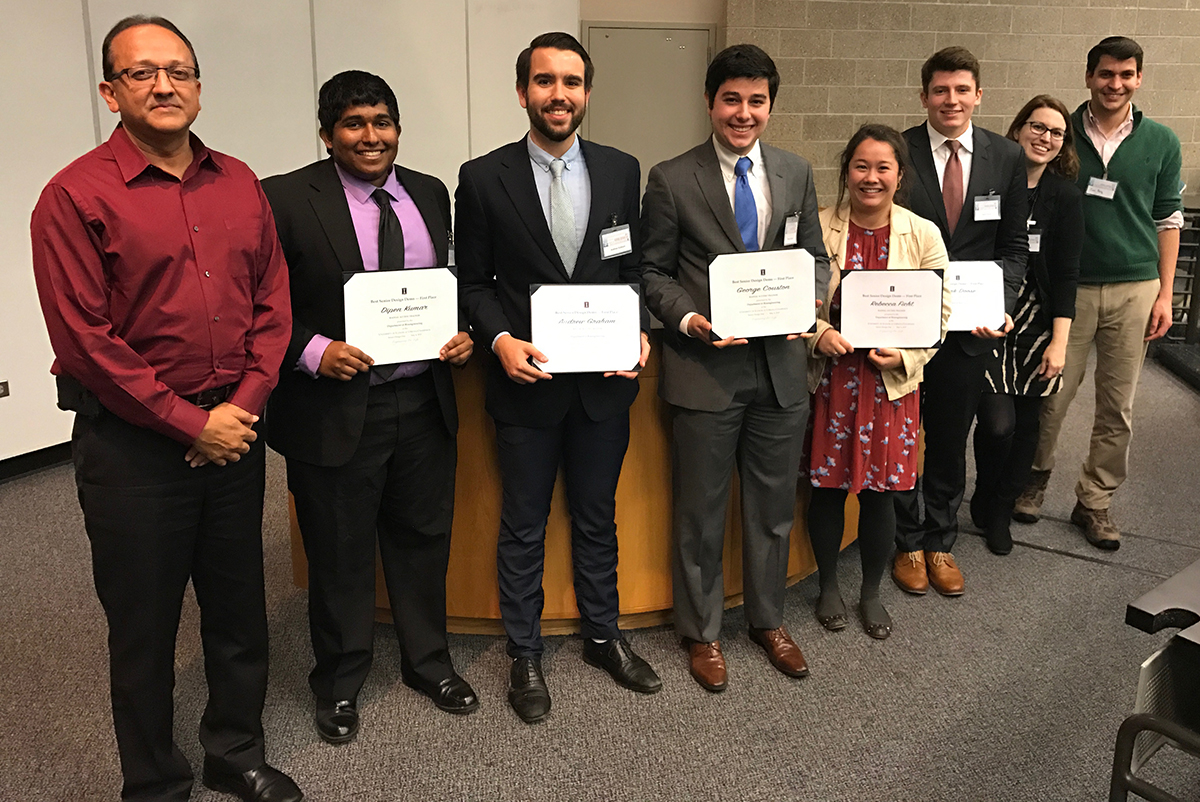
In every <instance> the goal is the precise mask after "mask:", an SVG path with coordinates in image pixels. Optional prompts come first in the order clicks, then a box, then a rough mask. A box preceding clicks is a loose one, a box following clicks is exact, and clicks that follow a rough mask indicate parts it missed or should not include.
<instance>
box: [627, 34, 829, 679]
mask: <svg viewBox="0 0 1200 802" xmlns="http://www.w3.org/2000/svg"><path fill="white" fill-rule="evenodd" d="M778 89H779V72H778V71H777V70H776V69H775V63H774V62H773V61H772V60H771V57H770V56H768V55H767V54H766V53H765V52H763V51H762V50H761V49H759V48H758V47H755V46H754V45H734V46H732V47H729V48H726V49H725V50H723V51H721V52H720V53H718V54H717V56H716V58H715V59H713V62H712V64H711V65H709V68H708V74H707V76H706V78H705V92H704V94H705V99H706V101H707V102H708V115H709V118H710V119H711V121H712V128H713V136H712V139H711V140H709V141H706V142H704V143H703V144H701V145H698V146H697V147H695V148H692V149H691V150H689V151H688V152H686V153H684V154H683V155H681V156H677V157H676V158H674V159H671V160H670V161H666V162H663V163H662V164H659V165H657V166H656V167H654V168H653V169H652V170H651V171H650V176H649V183H648V185H647V187H646V196H645V198H644V200H643V203H642V231H643V236H644V239H643V245H642V263H643V267H644V270H645V272H644V274H643V278H642V286H643V288H644V290H645V294H646V306H647V307H648V308H649V309H650V311H651V312H653V313H654V314H655V315H656V316H657V317H658V318H659V319H660V320H662V321H663V325H664V326H665V331H664V337H663V340H664V346H665V347H664V351H663V379H662V384H661V386H660V393H661V395H662V397H663V398H664V399H665V400H666V401H667V402H669V403H670V404H671V405H672V407H673V413H674V435H673V441H674V442H673V447H672V448H673V455H672V457H673V461H674V498H675V510H674V525H673V529H674V538H675V549H674V558H673V569H672V577H673V581H674V595H675V599H674V603H675V626H676V629H677V630H678V631H679V633H680V634H681V635H682V636H683V638H684V644H685V646H686V647H687V648H688V652H689V658H690V664H691V673H692V676H693V677H694V678H695V680H696V681H697V682H698V683H700V685H701V686H702V687H704V688H705V689H707V690H709V691H714V692H715V691H722V690H724V689H725V686H726V669H725V659H724V657H723V656H722V654H721V645H720V642H719V641H718V635H719V633H720V629H721V612H722V609H723V606H724V604H723V603H724V582H723V580H722V575H721V552H722V544H723V542H724V537H725V515H726V508H727V506H728V502H729V486H730V478H731V474H732V472H733V466H734V464H735V462H736V464H737V466H738V473H739V476H740V479H741V495H742V539H743V540H742V575H743V580H744V584H745V600H746V601H745V603H746V620H747V623H748V624H749V626H750V638H751V640H753V641H755V642H756V643H758V644H759V645H760V646H762V647H763V648H764V649H765V650H766V652H767V655H768V657H769V659H770V661H771V664H772V665H774V666H775V667H776V668H777V669H779V670H780V671H782V672H783V673H784V674H787V675H788V676H793V677H802V676H805V675H806V674H807V673H808V666H807V665H806V664H805V661H804V656H803V655H802V654H801V653H800V649H799V648H798V647H797V646H796V644H795V643H794V642H793V641H792V639H791V637H790V636H789V635H788V634H787V631H786V630H785V629H784V628H783V590H784V581H785V579H786V577H787V562H788V553H789V549H788V538H789V535H790V532H791V529H792V521H793V517H794V510H795V502H796V471H797V468H798V466H799V463H800V451H801V445H802V439H803V435H804V427H805V423H806V422H807V420H808V382H807V378H806V367H807V354H806V349H805V347H804V344H803V343H802V342H801V341H800V340H799V337H800V335H799V334H790V335H779V336H774V337H763V338H755V339H753V340H749V341H748V340H745V339H734V338H732V337H725V338H721V337H720V335H719V333H714V332H713V330H712V325H711V324H710V323H709V320H708V316H709V311H710V310H709V295H708V262H709V257H710V255H712V254H721V253H740V252H745V251H757V250H773V249H779V248H784V247H799V248H804V249H806V250H808V252H809V253H811V254H812V255H813V256H814V257H816V261H817V285H818V286H817V288H816V297H818V298H822V297H824V295H825V288H826V287H827V286H828V282H829V259H828V257H827V256H826V254H825V248H824V246H823V245H822V242H821V227H820V224H819V223H818V221H817V195H816V192H815V190H814V188H813V177H812V168H811V167H810V166H809V164H808V162H806V161H805V160H804V159H802V158H800V157H799V156H796V155H794V154H791V153H787V152H785V151H782V150H779V149H777V148H773V147H770V146H769V145H763V144H761V143H760V142H759V141H758V139H759V136H760V135H761V134H762V132H763V129H765V128H766V125H767V121H768V119H769V118H770V116H771V105H772V104H773V103H774V101H775V95H776V93H777V91H778ZM789 218H791V219H790V220H789Z"/></svg>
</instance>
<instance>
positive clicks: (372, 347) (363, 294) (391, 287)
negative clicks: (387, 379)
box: [342, 267, 458, 365]
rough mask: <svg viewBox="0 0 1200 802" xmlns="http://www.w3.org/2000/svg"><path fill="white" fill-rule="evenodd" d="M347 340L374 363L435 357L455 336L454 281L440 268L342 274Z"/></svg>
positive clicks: (456, 320) (456, 298)
mask: <svg viewBox="0 0 1200 802" xmlns="http://www.w3.org/2000/svg"><path fill="white" fill-rule="evenodd" d="M344 277H345V282H346V283H345V285H344V286H343V288H342V295H343V303H344V304H345V313H346V342H347V343H349V344H351V345H353V346H355V347H356V348H359V349H361V350H362V351H363V352H365V353H367V354H369V355H370V356H371V358H372V359H374V360H375V364H377V365H385V364H389V363H392V362H418V361H421V360H425V359H437V358H438V357H439V355H440V353H441V350H442V346H444V345H446V344H447V343H448V342H450V340H452V339H453V338H454V337H455V336H456V335H457V334H458V279H456V278H455V277H454V274H453V273H451V272H450V270H449V269H447V268H445V267H423V268H410V269H407V270H379V271H370V272H361V273H346V274H344Z"/></svg>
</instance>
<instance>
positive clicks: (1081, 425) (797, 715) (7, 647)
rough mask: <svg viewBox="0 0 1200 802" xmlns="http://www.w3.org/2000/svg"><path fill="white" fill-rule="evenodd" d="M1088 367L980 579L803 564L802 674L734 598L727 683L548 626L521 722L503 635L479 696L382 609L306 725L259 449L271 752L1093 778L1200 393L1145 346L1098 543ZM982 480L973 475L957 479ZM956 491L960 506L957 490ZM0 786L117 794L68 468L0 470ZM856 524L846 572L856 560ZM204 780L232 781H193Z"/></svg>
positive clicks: (670, 650)
mask: <svg viewBox="0 0 1200 802" xmlns="http://www.w3.org/2000/svg"><path fill="white" fill-rule="evenodd" d="M1088 397H1090V390H1089V389H1087V388H1085V390H1084V391H1081V395H1080V400H1079V401H1078V402H1077V403H1076V405H1075V409H1073V410H1072V414H1071V417H1070V420H1069V423H1068V427H1067V430H1066V433H1065V434H1064V437H1063V443H1062V447H1061V449H1060V462H1059V464H1060V466H1061V467H1060V470H1059V471H1058V472H1057V473H1056V474H1055V475H1054V477H1053V479H1052V482H1051V486H1050V490H1049V496H1048V499H1047V504H1046V508H1045V512H1046V518H1045V519H1043V521H1042V522H1040V523H1039V524H1036V525H1034V526H1019V527H1017V528H1016V529H1015V532H1014V533H1015V536H1016V538H1017V540H1018V546H1017V548H1016V549H1015V550H1014V551H1013V553H1012V554H1011V555H1010V556H1008V557H1006V558H998V557H994V556H992V555H991V554H990V553H988V552H987V550H986V549H985V548H984V545H983V542H982V540H981V538H980V537H979V536H978V535H976V534H973V533H972V531H971V529H970V527H969V525H968V526H966V527H964V534H963V535H962V537H961V538H960V540H959V544H958V546H956V548H955V554H956V555H957V557H958V560H959V563H960V565H961V566H962V567H963V569H964V572H965V574H966V578H967V586H968V591H967V593H966V595H964V596H963V597H961V598H958V599H947V598H942V597H939V596H937V595H936V594H930V595H929V596H926V597H921V598H917V597H909V596H905V595H904V594H902V593H901V592H900V591H899V590H897V589H896V588H895V586H894V585H892V584H891V583H890V581H888V580H885V582H886V583H887V584H885V587H884V603H885V604H887V605H888V607H889V609H890V610H891V612H892V615H893V617H894V619H895V621H896V630H895V634H894V635H893V636H892V637H891V638H890V639H889V640H887V641H886V642H875V641H872V640H870V639H869V638H868V637H867V636H866V635H865V634H863V633H862V632H861V630H860V629H859V628H858V627H857V626H854V625H852V626H851V627H850V628H849V629H847V630H844V631H843V632H841V633H828V632H825V631H824V630H823V629H822V628H821V627H820V626H819V625H818V624H817V622H816V620H815V619H814V618H813V614H812V608H813V605H814V603H815V598H816V582H815V578H810V579H808V580H805V581H804V582H801V583H800V584H798V585H797V586H795V587H793V588H792V589H790V590H789V591H788V596H787V599H788V608H787V613H786V623H787V625H788V627H789V629H790V630H791V632H792V633H793V635H794V636H795V637H796V639H797V641H798V642H799V643H800V644H801V646H802V647H803V648H804V651H805V654H806V656H807V658H808V661H809V664H810V665H811V667H812V669H813V673H812V676H811V677H809V678H807V679H803V680H799V681H796V680H789V679H787V678H785V677H783V676H782V675H780V674H777V673H776V672H774V671H773V670H772V669H771V668H770V667H769V665H768V664H767V662H766V658H765V656H764V655H763V653H762V652H761V650H759V649H758V647H756V646H754V645H753V644H751V643H750V642H749V640H748V639H747V637H746V635H745V621H744V618H743V615H742V612H741V610H740V609H735V610H731V611H729V612H728V613H727V615H726V618H725V627H724V630H723V632H722V635H723V638H722V640H723V642H724V645H725V651H726V655H727V658H728V660H729V667H730V687H729V690H728V691H727V692H726V693H724V694H720V695H711V694H708V693H706V692H704V691H703V690H701V689H700V688H699V687H698V686H697V685H696V684H695V683H694V682H693V681H692V680H691V679H690V677H689V676H688V674H687V669H686V664H685V660H684V655H683V652H682V651H681V650H680V648H679V646H678V642H677V639H676V637H675V635H674V634H673V632H672V631H671V630H670V629H669V628H666V627H660V628H655V629H650V630H642V631H638V632H634V633H632V634H631V639H632V642H633V644H634V646H635V648H637V650H638V651H639V652H640V653H641V654H642V655H643V656H645V657H646V658H647V659H648V660H650V662H651V663H652V664H653V665H654V666H655V667H656V668H657V669H658V670H659V673H660V674H661V675H662V677H663V681H664V686H665V687H664V689H663V691H662V693H660V694H658V695H656V696H652V697H638V696H635V695H633V694H630V693H628V692H626V691H623V690H621V689H620V688H618V687H616V686H615V685H614V684H613V683H612V682H611V681H610V680H608V678H607V677H606V676H605V675H604V674H602V673H601V672H599V671H597V670H596V669H593V668H590V667H588V666H586V665H585V664H584V663H583V662H582V660H581V659H580V644H579V641H578V639H576V638H551V639H550V647H549V652H548V654H547V657H546V667H547V672H548V681H549V683H550V688H551V693H552V694H553V699H554V709H553V713H552V715H551V717H550V719H549V720H548V721H547V722H545V723H544V724H542V725H538V726H534V727H529V726H526V725H524V724H522V723H521V722H520V721H519V720H518V719H517V718H516V717H515V716H514V715H513V713H512V712H511V711H510V710H509V708H508V705H507V703H506V700H505V689H506V681H507V663H508V661H507V659H506V657H505V655H504V644H503V642H502V640H501V639H499V638H491V637H477V636H452V637H451V649H452V651H453V655H454V658H455V662H456V665H457V667H458V669H459V671H460V672H461V673H462V674H463V675H464V676H466V677H467V679H468V680H470V682H471V683H472V684H473V685H474V686H475V688H476V689H477V690H478V691H479V693H480V695H481V698H482V708H481V709H480V711H479V712H478V713H476V714H474V715H472V716H468V717H465V718H457V717H452V716H449V715H447V714H444V713H441V712H440V711H438V710H436V709H435V708H433V707H432V705H431V704H430V703H429V702H428V701H427V700H425V699H424V697H421V696H418V695H417V694H415V693H414V692H412V691H410V690H409V689H407V688H406V687H405V686H403V685H402V684H401V682H400V677H399V668H398V660H397V648H396V645H395V640H394V638H393V637H392V634H391V632H390V630H389V629H388V628H386V627H379V628H378V630H377V641H376V662H375V668H374V671H373V673H372V675H371V677H370V679H369V680H368V683H367V686H366V688H365V689H364V692H363V695H362V696H361V698H360V709H361V711H362V716H363V729H362V732H361V734H360V736H359V738H358V739H357V740H356V741H355V742H354V743H352V744H350V745H347V746H344V747H340V748H334V747H330V746H327V745H326V744H324V743H323V742H322V741H320V740H319V739H318V738H317V736H316V734H315V732H314V731H313V729H312V726H311V721H310V718H311V713H312V709H311V704H312V702H311V697H310V695H309V692H308V688H307V684H306V681H305V676H306V674H307V671H308V668H309V660H310V653H309V646H308V634H307V624H306V620H305V593H304V591H301V590H299V589H297V588H295V587H293V586H292V584H291V581H290V568H289V557H288V548H289V547H288V536H287V509H286V501H285V489H284V481H283V479H284V477H283V464H282V460H281V459H279V458H278V457H274V458H273V459H272V461H271V462H270V467H269V477H270V478H269V481H270V484H269V488H268V500H267V516H266V529H265V532H264V538H265V543H266V569H267V582H268V588H267V591H268V612H269V616H270V623H271V636H272V642H271V660H272V663H271V684H270V690H269V694H268V699H267V710H266V714H265V722H264V723H265V726H266V731H267V738H268V756H269V759H270V760H271V762H272V763H274V764H275V765H277V766H279V767H280V768H282V769H284V770H286V771H287V772H289V773H290V774H291V775H292V776H293V777H294V778H295V779H296V780H297V781H298V782H299V783H300V784H301V785H302V787H303V788H304V789H305V790H306V791H307V792H308V795H309V799H311V800H315V801H317V802H325V801H333V800H371V802H375V801H376V800H422V801H428V802H434V801H435V800H489V801H490V800H512V801H513V802H525V801H527V800H528V801H532V800H563V801H564V802H567V801H569V802H591V800H614V801H618V802H644V801H645V800H688V802H698V801H707V800H717V799H722V800H764V801H765V800H830V801H833V800H847V801H850V800H853V801H854V802H862V801H873V800H930V801H931V802H932V801H936V800H947V802H949V800H954V801H955V802H959V801H960V800H968V801H970V800H980V801H981V802H993V801H994V802H1010V801H1011V802H1017V801H1018V800H1019V801H1020V802H1028V801H1029V800H1103V799H1107V788H1108V777H1109V771H1110V768H1111V760H1112V747H1113V740H1114V738H1115V735H1116V729H1117V725H1118V724H1119V723H1120V721H1121V719H1122V718H1124V716H1126V715H1127V714H1128V713H1129V712H1130V710H1131V708H1132V706H1133V700H1134V690H1135V687H1136V682H1137V670H1138V665H1139V664H1140V663H1141V661H1142V660H1144V659H1145V658H1146V657H1148V656H1149V655H1150V654H1151V653H1152V652H1153V651H1155V650H1156V649H1157V648H1158V647H1159V646H1161V645H1162V644H1163V643H1164V642H1165V641H1166V640H1167V638H1168V634H1166V633H1164V634H1161V635H1146V634H1143V633H1141V632H1138V631H1136V630H1133V629H1132V628H1130V627H1127V626H1125V624H1124V623H1123V620H1124V611H1125V605H1126V603H1127V602H1129V601H1131V600H1133V599H1134V598H1136V597H1137V596H1139V595H1140V594H1142V593H1144V592H1145V591H1146V590H1148V589H1150V588H1151V587H1153V586H1155V585H1156V584H1158V583H1159V582H1160V581H1161V580H1162V579H1163V578H1165V577H1167V576H1169V575H1171V574H1173V573H1175V572H1176V571H1179V570H1181V569H1182V568H1184V567H1185V566H1186V565H1188V564H1190V563H1191V562H1193V561H1195V560H1197V559H1200V500H1198V496H1197V490H1198V489H1200V395H1197V394H1196V393H1195V392H1194V391H1193V390H1192V389H1190V388H1189V387H1187V386H1186V385H1185V384H1184V383H1183V382H1181V381H1179V380H1178V379H1176V378H1175V377H1173V376H1172V375H1170V374H1169V373H1167V372H1166V371H1164V370H1163V369H1162V368H1161V367H1159V366H1158V365H1156V364H1153V363H1147V367H1146V370H1145V372H1144V375H1143V379H1142V384H1141V387H1140V389H1139V398H1138V404H1137V421H1136V424H1135V433H1136V434H1135V439H1134V445H1133V454H1132V459H1131V476H1130V479H1129V481H1128V482H1127V483H1126V485H1125V486H1124V488H1122V490H1121V492H1120V493H1119V495H1118V497H1117V501H1116V503H1115V505H1114V507H1113V517H1114V520H1115V522H1116V523H1117V525H1118V526H1119V527H1120V529H1121V530H1122V531H1123V532H1124V533H1125V540H1124V545H1123V546H1122V548H1121V549H1120V551H1118V552H1116V553H1113V554H1107V553H1102V552H1099V551H1096V550H1094V549H1092V548H1091V547H1090V546H1088V545H1087V544H1086V543H1085V542H1084V541H1083V539H1082V537H1081V536H1080V535H1079V534H1078V531H1077V530H1076V529H1075V528H1074V527H1072V526H1071V525H1070V524H1069V523H1067V522H1066V521H1067V517H1068V516H1069V514H1070V509H1071V507H1072V505H1073V504H1074V494H1073V492H1072V488H1073V485H1074V475H1075V470H1076V466H1077V465H1078V462H1079V459H1080V458H1081V456H1082V454H1083V450H1084V447H1085V441H1086V437H1087V432H1088V429H1089V427H1090V420H1091V418H1090V415H1091V409H1090V403H1088ZM969 495H970V490H969V489H968V496H969ZM964 514H965V509H964ZM0 521H3V525H2V527H0V531H2V533H3V537H0V587H2V588H3V589H4V592H3V597H2V598H0V617H2V619H3V621H4V645H3V649H2V651H0V671H2V672H3V673H2V676H3V677H4V678H5V680H6V681H7V682H8V685H9V689H10V690H9V693H8V695H7V696H6V697H5V700H4V703H3V716H2V718H0V739H2V742H3V744H4V749H3V750H2V751H0V800H2V801H3V802H9V800H12V801H13V802H18V801H19V802H33V801H34V800H37V801H38V802H42V801H43V800H45V801H48V802H58V801H61V802H67V801H68V800H70V801H73V800H88V801H89V802H90V801H91V800H114V799H116V798H117V797H118V792H119V786H120V774H119V769H118V765H117V757H116V751H115V744H114V740H113V736H112V729H111V718H110V712H109V707H108V691H107V662H106V659H107V658H106V651H105V640H104V639H105V626H104V621H103V616H102V613H101V610H100V606H99V603H98V602H97V601H96V598H95V594H94V591H93V589H92V586H91V576H90V563H89V556H88V549H87V540H86V537H85V536H84V533H83V525H82V518H81V515H80V513H79V509H78V506H77V505H76V503H75V498H74V488H73V482H72V476H71V471H70V469H69V468H67V467H59V468H52V469H48V470H46V471H42V472H40V473H38V474H35V475H32V476H27V477H24V478H21V479H17V480H14V481H11V482H9V483H6V484H0ZM857 563H858V560H857V551H856V549H855V547H853V546H852V547H851V548H850V549H849V550H848V551H847V553H846V554H845V556H844V557H843V562H842V566H843V568H842V570H843V573H844V576H843V589H844V590H845V592H846V594H847V598H848V599H849V598H852V597H853V596H852V589H855V588H857V584H858V565H857ZM198 617H199V616H198V612H197V610H196V607H195V602H194V599H192V598H190V597H189V599H188V601H187V603H186V604H185V609H184V620H183V623H182V625H181V627H180V637H179V646H178V657H177V675H178V684H177V694H176V696H177V724H176V732H177V739H178V741H179V743H180V745H181V747H182V748H183V750H184V752H185V754H187V755H188V757H189V758H191V760H192V762H193V765H196V766H198V765H199V762H200V760H201V757H202V754H201V750H200V747H199V744H198V742H197V739H196V725H197V722H198V720H199V716H200V710H201V707H202V705H203V701H204V677H203V663H202V659H201V654H200V651H199V639H198V634H197V628H198ZM1148 775H1149V776H1150V777H1151V778H1153V779H1156V780H1157V781H1159V782H1161V783H1162V784H1163V785H1164V786H1166V787H1167V788H1168V789H1169V790H1172V791H1173V792H1174V793H1176V794H1177V795H1179V796H1180V797H1181V798H1182V799H1185V800H1192V801H1193V802H1195V800H1200V761H1196V760H1194V759H1192V758H1190V757H1188V756H1186V755H1181V754H1180V753H1177V752H1171V750H1166V752H1164V754H1162V755H1160V756H1158V757H1156V758H1155V760H1154V761H1153V762H1152V763H1151V768H1150V770H1149V772H1148ZM193 799H194V800H212V801H214V802H215V801H216V800H228V799H232V797H229V796H225V795H220V794H214V793H212V792H210V791H208V790H207V789H204V788H203V787H202V786H200V785H199V783H197V788H196V791H195V793H194V794H193Z"/></svg>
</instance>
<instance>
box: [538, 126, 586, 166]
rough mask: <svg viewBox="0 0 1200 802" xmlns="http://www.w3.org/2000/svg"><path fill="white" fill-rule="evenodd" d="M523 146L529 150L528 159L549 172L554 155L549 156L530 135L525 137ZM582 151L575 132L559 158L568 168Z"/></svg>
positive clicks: (573, 164) (574, 162)
mask: <svg viewBox="0 0 1200 802" xmlns="http://www.w3.org/2000/svg"><path fill="white" fill-rule="evenodd" d="M525 147H526V148H527V149H528V151H529V160H530V161H532V162H533V163H534V164H536V165H537V166H538V167H540V168H542V169H543V170H545V171H546V172H547V173H548V172H550V162H552V161H554V159H555V158H556V157H554V156H551V155H550V154H549V153H547V152H546V151H544V150H542V149H541V148H540V147H538V146H537V143H535V142H534V141H533V137H531V136H527V137H525ZM582 152H583V149H582V148H580V147H579V135H578V134H576V135H575V141H574V142H572V143H571V147H569V148H567V152H566V153H564V154H563V155H562V156H561V157H559V158H561V159H562V160H563V161H565V162H566V163H567V169H568V170H570V169H572V168H573V167H574V166H575V164H576V162H578V161H579V157H580V154H581V153H582Z"/></svg>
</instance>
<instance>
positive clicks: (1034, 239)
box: [1029, 228, 1042, 253]
mask: <svg viewBox="0 0 1200 802" xmlns="http://www.w3.org/2000/svg"><path fill="white" fill-rule="evenodd" d="M1029 252H1030V253H1041V252H1042V232H1041V231H1040V230H1039V229H1036V228H1034V229H1030V231H1029Z"/></svg>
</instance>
